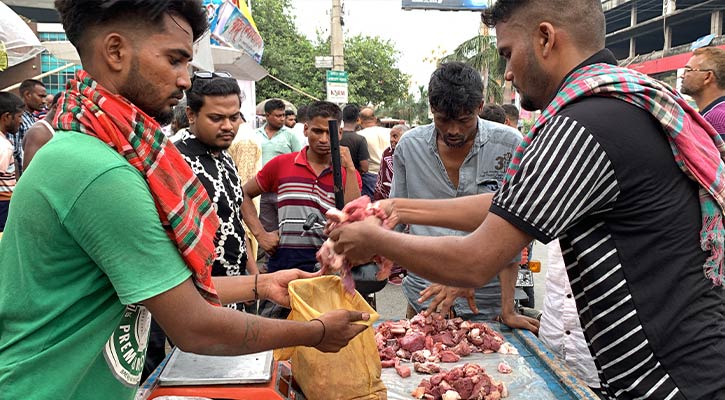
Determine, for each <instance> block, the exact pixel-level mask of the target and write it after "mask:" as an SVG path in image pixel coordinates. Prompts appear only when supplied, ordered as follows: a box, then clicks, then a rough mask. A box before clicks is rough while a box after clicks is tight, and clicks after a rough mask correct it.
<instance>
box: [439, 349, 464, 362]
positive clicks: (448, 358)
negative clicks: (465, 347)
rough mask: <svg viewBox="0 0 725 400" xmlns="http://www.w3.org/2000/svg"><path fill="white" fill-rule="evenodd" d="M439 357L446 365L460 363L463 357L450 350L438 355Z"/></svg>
mask: <svg viewBox="0 0 725 400" xmlns="http://www.w3.org/2000/svg"><path fill="white" fill-rule="evenodd" d="M438 356H439V357H440V359H441V362H445V363H454V362H458V361H459V360H460V359H461V357H460V356H459V355H458V354H456V353H454V352H452V351H450V350H444V351H441V352H440V353H438Z"/></svg>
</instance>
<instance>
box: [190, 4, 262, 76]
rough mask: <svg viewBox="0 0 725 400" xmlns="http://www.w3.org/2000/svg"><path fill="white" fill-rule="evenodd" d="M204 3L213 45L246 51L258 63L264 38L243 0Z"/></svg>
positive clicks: (260, 58)
mask: <svg viewBox="0 0 725 400" xmlns="http://www.w3.org/2000/svg"><path fill="white" fill-rule="evenodd" d="M204 5H205V7H206V10H207V15H208V16H209V27H210V31H211V39H212V40H211V43H212V44H213V45H221V46H226V47H233V48H235V49H238V50H242V51H244V52H245V53H247V54H248V55H249V56H250V57H251V58H252V59H253V60H254V61H256V62H257V63H259V62H261V61H262V53H263V52H264V40H262V36H261V35H260V34H259V30H258V29H257V25H256V24H255V23H254V19H253V18H252V14H251V12H250V11H249V8H247V6H246V4H245V3H244V1H243V0H240V1H234V2H232V1H230V0H227V1H223V2H222V1H220V0H205V1H204Z"/></svg>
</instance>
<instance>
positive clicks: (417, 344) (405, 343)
mask: <svg viewBox="0 0 725 400" xmlns="http://www.w3.org/2000/svg"><path fill="white" fill-rule="evenodd" d="M398 343H399V344H400V348H401V349H405V350H408V351H409V352H411V353H412V352H415V351H418V350H423V349H424V348H425V335H423V334H422V333H419V332H411V333H410V334H408V335H405V336H403V337H401V338H400V339H399V340H398Z"/></svg>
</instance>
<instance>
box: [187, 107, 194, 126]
mask: <svg viewBox="0 0 725 400" xmlns="http://www.w3.org/2000/svg"><path fill="white" fill-rule="evenodd" d="M186 119H188V120H189V125H191V124H194V123H196V114H194V112H193V111H191V107H189V106H186Z"/></svg>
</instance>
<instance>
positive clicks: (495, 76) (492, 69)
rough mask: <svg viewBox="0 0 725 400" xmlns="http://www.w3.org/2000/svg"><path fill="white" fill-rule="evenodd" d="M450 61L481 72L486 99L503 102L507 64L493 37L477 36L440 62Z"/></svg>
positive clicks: (459, 46)
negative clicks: (499, 53)
mask: <svg viewBox="0 0 725 400" xmlns="http://www.w3.org/2000/svg"><path fill="white" fill-rule="evenodd" d="M448 61H460V62H463V63H465V64H467V65H469V66H471V67H472V68H474V69H476V70H477V71H480V72H481V76H483V77H484V82H483V86H484V88H485V90H486V93H484V98H485V99H486V100H487V101H492V102H494V103H501V102H502V100H503V83H504V77H503V74H504V71H505V69H506V62H505V61H504V60H503V59H502V58H500V57H499V55H498V50H497V49H496V39H495V38H494V37H493V36H484V35H476V36H474V37H472V38H471V39H468V40H466V41H465V42H463V43H461V44H460V45H458V47H456V49H455V50H454V51H453V53H452V54H449V55H447V56H445V57H443V58H441V60H440V62H442V63H443V62H448Z"/></svg>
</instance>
